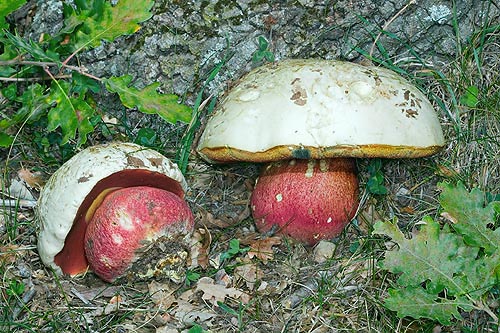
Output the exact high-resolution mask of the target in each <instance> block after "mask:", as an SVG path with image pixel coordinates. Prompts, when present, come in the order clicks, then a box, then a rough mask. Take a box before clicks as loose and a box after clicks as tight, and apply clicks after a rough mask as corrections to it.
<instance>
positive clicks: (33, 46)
mask: <svg viewBox="0 0 500 333" xmlns="http://www.w3.org/2000/svg"><path fill="white" fill-rule="evenodd" d="M4 33H5V36H6V37H7V38H8V40H9V42H10V43H12V45H13V46H14V47H15V48H16V49H17V50H18V51H19V52H20V53H21V54H29V55H30V56H31V57H32V58H33V60H37V61H49V62H55V63H60V62H61V61H60V59H59V54H57V53H56V52H54V51H51V50H44V49H43V48H42V46H41V44H39V43H35V42H34V41H32V40H28V39H25V38H23V37H21V36H18V35H14V34H11V33H10V32H8V31H5V32H4Z"/></svg>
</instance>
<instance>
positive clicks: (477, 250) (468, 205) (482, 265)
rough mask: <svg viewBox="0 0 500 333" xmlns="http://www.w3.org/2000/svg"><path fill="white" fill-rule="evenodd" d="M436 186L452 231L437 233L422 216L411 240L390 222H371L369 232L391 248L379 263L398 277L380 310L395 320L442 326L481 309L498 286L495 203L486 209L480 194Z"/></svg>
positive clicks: (445, 229)
mask: <svg viewBox="0 0 500 333" xmlns="http://www.w3.org/2000/svg"><path fill="white" fill-rule="evenodd" d="M440 187H441V188H442V189H443V192H442V195H441V197H440V201H441V206H442V207H443V208H444V210H445V211H446V215H445V216H447V217H448V219H449V220H451V221H452V222H453V223H452V226H450V224H445V225H444V227H442V228H441V227H440V225H439V223H438V222H436V221H434V220H433V219H432V218H430V217H426V218H424V219H423V221H422V225H421V226H420V230H418V231H416V232H414V233H413V234H412V237H411V238H407V237H405V235H404V234H403V233H402V232H401V230H400V229H399V227H398V226H397V224H395V223H391V222H377V223H376V224H375V226H374V233H377V234H383V235H386V236H389V237H391V238H392V240H393V241H394V242H395V243H396V245H397V246H396V247H395V249H392V250H388V251H386V253H385V259H384V260H382V261H381V262H380V265H381V267H382V268H384V269H386V270H388V271H390V272H392V273H395V274H399V275H400V276H399V278H398V280H397V285H396V286H394V288H393V289H391V290H390V291H389V297H388V298H387V299H386V300H385V306H386V307H388V308H389V309H391V310H394V311H397V313H398V316H400V317H405V316H411V317H414V318H420V317H426V318H430V319H434V320H438V321H439V322H441V323H442V324H445V325H447V324H449V323H450V321H451V320H452V319H453V318H459V317H458V316H457V314H458V311H459V309H460V310H463V311H471V310H473V309H477V310H485V309H486V308H485V307H487V305H485V303H484V295H485V294H486V293H488V292H489V291H490V290H491V289H492V288H494V287H495V286H497V285H498V281H499V277H500V251H499V250H498V244H499V243H498V239H497V238H495V237H497V236H498V228H497V229H495V221H496V220H495V219H496V214H498V212H499V208H500V207H499V206H498V204H499V203H498V202H490V203H488V204H486V201H485V194H484V193H482V192H481V191H479V190H472V191H471V192H468V191H467V190H466V189H465V187H464V186H463V185H462V184H458V185H456V186H454V185H450V184H446V183H442V184H440ZM495 242H496V243H495ZM483 249H484V250H483Z"/></svg>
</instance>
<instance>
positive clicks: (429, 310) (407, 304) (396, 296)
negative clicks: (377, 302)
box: [384, 286, 469, 325]
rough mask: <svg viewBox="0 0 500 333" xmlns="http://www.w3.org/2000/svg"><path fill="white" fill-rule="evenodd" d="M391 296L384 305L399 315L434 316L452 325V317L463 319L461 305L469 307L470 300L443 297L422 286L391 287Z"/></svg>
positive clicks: (414, 316)
mask: <svg viewBox="0 0 500 333" xmlns="http://www.w3.org/2000/svg"><path fill="white" fill-rule="evenodd" d="M388 293H389V297H388V298H387V299H386V300H385V302H384V305H385V306H386V307H387V308H388V309H389V310H392V311H396V312H397V313H398V316H399V317H401V318H403V317H406V316H409V317H413V318H415V319H418V318H432V319H435V320H437V321H439V322H440V323H441V324H443V325H450V324H451V319H453V318H456V319H461V318H462V316H461V315H460V313H459V312H458V308H459V307H467V306H468V305H469V302H467V301H466V302H465V303H463V302H461V301H460V300H447V299H441V298H440V297H439V296H438V294H437V293H430V292H429V291H427V290H425V289H424V288H422V287H420V286H414V287H408V288H404V287H402V288H398V289H389V290H388Z"/></svg>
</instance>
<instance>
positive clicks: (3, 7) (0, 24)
mask: <svg viewBox="0 0 500 333" xmlns="http://www.w3.org/2000/svg"><path fill="white" fill-rule="evenodd" d="M25 3H26V0H8V1H7V0H5V1H1V2H0V30H2V29H7V28H8V27H9V25H8V24H7V22H6V21H5V17H6V16H7V15H9V14H10V13H12V12H14V11H15V10H16V9H18V8H20V7H21V6H22V5H24V4H25Z"/></svg>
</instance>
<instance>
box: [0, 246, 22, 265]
mask: <svg viewBox="0 0 500 333" xmlns="http://www.w3.org/2000/svg"><path fill="white" fill-rule="evenodd" d="M19 250H20V246H19V245H12V244H9V245H5V246H0V264H2V265H5V264H13V263H15V262H16V258H17V255H18V254H19Z"/></svg>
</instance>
